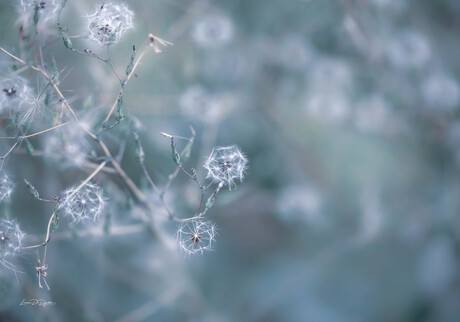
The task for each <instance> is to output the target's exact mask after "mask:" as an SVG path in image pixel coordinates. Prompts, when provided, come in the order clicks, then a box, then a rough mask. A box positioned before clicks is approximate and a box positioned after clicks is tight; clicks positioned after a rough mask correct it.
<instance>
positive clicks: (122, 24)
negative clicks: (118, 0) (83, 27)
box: [88, 3, 134, 46]
mask: <svg viewBox="0 0 460 322" xmlns="http://www.w3.org/2000/svg"><path fill="white" fill-rule="evenodd" d="M133 16H134V14H133V12H132V11H131V10H129V9H128V7H127V6H126V5H125V4H120V5H117V4H112V3H105V4H102V5H101V6H100V7H99V8H98V9H97V10H96V12H95V13H93V14H92V15H90V16H88V29H89V32H90V38H91V39H92V40H94V41H96V42H97V43H99V44H100V45H101V46H110V45H111V44H114V43H117V42H119V41H120V38H121V36H122V35H123V34H124V33H125V32H126V31H127V30H129V29H131V28H132V27H133Z"/></svg>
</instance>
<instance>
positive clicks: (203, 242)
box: [177, 219, 216, 255]
mask: <svg viewBox="0 0 460 322" xmlns="http://www.w3.org/2000/svg"><path fill="white" fill-rule="evenodd" d="M215 237H216V226H215V224H214V223H211V222H210V221H205V220H203V219H197V220H194V221H192V222H189V223H183V224H181V225H180V226H179V230H178V231H177V240H178V242H179V247H180V249H181V251H183V252H184V253H186V254H187V255H192V254H201V255H203V253H204V252H205V251H210V250H212V243H213V242H214V240H215Z"/></svg>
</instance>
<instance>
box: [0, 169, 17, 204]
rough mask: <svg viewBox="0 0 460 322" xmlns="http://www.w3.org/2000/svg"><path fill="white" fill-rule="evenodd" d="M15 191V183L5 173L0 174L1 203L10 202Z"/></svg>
mask: <svg viewBox="0 0 460 322" xmlns="http://www.w3.org/2000/svg"><path fill="white" fill-rule="evenodd" d="M13 191H14V183H13V181H12V180H11V179H10V178H9V177H8V176H7V175H6V174H5V173H2V174H0V202H9V201H10V199H11V195H12V194H13Z"/></svg>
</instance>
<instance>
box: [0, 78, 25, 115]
mask: <svg viewBox="0 0 460 322" xmlns="http://www.w3.org/2000/svg"><path fill="white" fill-rule="evenodd" d="M32 93H33V91H32V90H31V89H30V87H29V86H28V85H27V81H26V80H25V79H24V78H22V77H20V76H13V77H5V78H3V79H2V80H1V81H0V112H2V111H5V110H13V111H16V110H17V109H18V108H19V105H20V103H21V102H22V101H25V100H30V99H31V97H32V96H33V95H32Z"/></svg>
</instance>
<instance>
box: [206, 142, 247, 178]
mask: <svg viewBox="0 0 460 322" xmlns="http://www.w3.org/2000/svg"><path fill="white" fill-rule="evenodd" d="M247 163H248V160H247V158H246V157H245V156H244V154H243V153H242V152H241V150H240V149H239V148H238V147H237V146H236V145H232V146H227V147H216V148H214V149H213V150H212V152H211V155H210V156H209V157H208V159H207V160H206V162H205V164H204V167H205V169H206V170H208V174H207V178H211V179H212V180H213V181H216V182H224V184H226V185H228V186H230V187H231V186H232V185H234V184H235V180H236V179H238V180H240V181H243V178H244V172H245V170H246V167H247Z"/></svg>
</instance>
